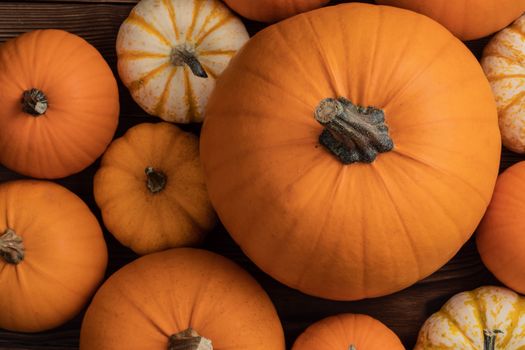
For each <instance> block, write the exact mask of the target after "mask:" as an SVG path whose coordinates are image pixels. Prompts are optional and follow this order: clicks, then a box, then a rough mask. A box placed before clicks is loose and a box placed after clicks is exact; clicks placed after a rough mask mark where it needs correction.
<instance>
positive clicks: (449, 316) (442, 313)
mask: <svg viewBox="0 0 525 350" xmlns="http://www.w3.org/2000/svg"><path fill="white" fill-rule="evenodd" d="M437 314H441V315H442V316H443V317H444V318H445V319H446V320H447V321H448V322H449V324H451V325H452V326H454V328H456V329H457V330H458V331H459V334H461V335H462V336H463V339H465V340H466V341H467V342H468V343H469V344H470V346H471V347H472V349H476V345H475V344H474V341H473V340H472V339H470V337H469V336H468V335H467V334H466V333H465V331H464V330H463V329H462V328H461V327H460V326H459V323H458V322H457V321H456V320H455V319H454V318H453V317H452V316H451V315H450V314H449V313H448V312H447V311H446V310H445V309H441V310H439V311H438V312H437ZM484 350H488V349H484Z"/></svg>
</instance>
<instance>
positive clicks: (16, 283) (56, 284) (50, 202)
mask: <svg viewBox="0 0 525 350" xmlns="http://www.w3.org/2000/svg"><path fill="white" fill-rule="evenodd" d="M0 213H1V214H0V285H1V286H2V288H0V310H2V312H1V313H0V328H4V329H9V330H12V331H20V332H37V331H43V330H47V329H50V328H53V327H57V326H59V325H61V324H62V323H64V322H66V321H68V320H69V319H71V318H73V317H74V316H75V315H77V314H78V313H79V312H80V311H81V310H82V308H83V307H84V305H85V304H86V303H87V302H88V300H89V298H90V297H91V295H92V294H93V293H94V292H95V289H96V288H97V286H98V284H99V283H100V281H101V280H102V278H103V277H104V272H105V269H106V264H107V250H106V244H105V242H104V237H103V235H102V230H101V228H100V226H99V224H98V221H97V219H96V218H95V216H94V215H93V214H92V213H91V212H90V211H89V208H88V207H87V206H86V204H84V202H82V200H81V199H80V198H78V197H77V196H76V195H75V194H73V193H72V192H70V191H69V190H67V189H65V188H63V187H62V186H59V185H57V184H54V183H52V182H46V181H36V180H18V181H12V182H5V183H2V184H1V185H0Z"/></svg>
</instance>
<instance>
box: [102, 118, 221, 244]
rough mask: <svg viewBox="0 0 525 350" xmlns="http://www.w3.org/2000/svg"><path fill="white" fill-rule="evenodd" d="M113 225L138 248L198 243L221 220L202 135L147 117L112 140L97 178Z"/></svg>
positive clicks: (125, 241) (125, 240) (106, 219)
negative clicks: (205, 168) (211, 194)
mask: <svg viewBox="0 0 525 350" xmlns="http://www.w3.org/2000/svg"><path fill="white" fill-rule="evenodd" d="M93 191H94V194H95V201H96V202H97V204H98V206H99V207H100V210H101V212H102V218H103V220H104V224H105V225H106V227H107V228H108V230H109V231H110V232H111V233H112V234H113V235H114V236H115V237H116V238H117V239H118V240H119V241H120V242H121V243H122V244H123V245H125V246H127V247H130V248H131V249H133V250H134V251H135V252H136V253H138V254H147V253H152V252H156V251H159V250H164V249H167V248H173V247H180V246H187V245H194V244H197V243H199V242H200V241H202V239H203V238H204V235H205V233H206V232H207V231H209V230H211V229H212V228H213V227H214V226H215V224H216V221H217V218H216V215H215V212H214V210H213V208H212V206H211V203H210V200H209V198H208V192H207V191H206V185H205V184H204V174H203V172H202V168H201V163H200V159H199V141H198V139H197V136H195V135H193V134H191V133H188V132H184V131H182V130H180V129H179V128H177V127H176V126H175V125H172V124H169V123H164V122H163V123H157V124H151V123H143V124H139V125H136V126H134V127H132V128H131V129H129V130H128V131H127V132H126V134H124V136H123V137H121V138H119V139H117V140H115V141H113V143H112V144H111V145H110V146H109V148H108V150H107V151H106V153H105V154H104V157H103V158H102V162H101V164H100V169H99V170H98V171H97V173H96V175H95V179H94V186H93Z"/></svg>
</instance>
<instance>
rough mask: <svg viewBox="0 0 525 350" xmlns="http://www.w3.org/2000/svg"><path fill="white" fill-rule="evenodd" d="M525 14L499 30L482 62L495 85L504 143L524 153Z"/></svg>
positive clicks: (509, 147)
mask: <svg viewBox="0 0 525 350" xmlns="http://www.w3.org/2000/svg"><path fill="white" fill-rule="evenodd" d="M524 60H525V16H522V17H520V18H519V19H518V20H517V21H516V22H514V23H513V24H512V25H511V26H510V27H508V28H505V29H503V30H502V31H501V32H499V33H498V34H496V35H495V36H494V37H493V38H492V40H491V41H490V42H489V43H488V45H487V46H486V47H485V50H484V52H483V57H482V59H481V65H482V67H483V70H484V71H485V74H486V75H487V78H488V80H489V82H490V84H491V86H492V91H493V93H494V97H495V99H496V105H497V107H498V114H499V127H500V131H501V138H502V142H503V145H504V146H505V147H506V148H508V149H510V150H512V151H514V152H518V153H525V134H524V133H523V128H524V127H525V66H524V65H523V61H524Z"/></svg>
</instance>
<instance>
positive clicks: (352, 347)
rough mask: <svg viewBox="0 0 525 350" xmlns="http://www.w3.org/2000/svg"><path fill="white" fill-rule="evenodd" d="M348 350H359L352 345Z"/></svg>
mask: <svg viewBox="0 0 525 350" xmlns="http://www.w3.org/2000/svg"><path fill="white" fill-rule="evenodd" d="M348 350H357V349H356V347H355V345H354V344H351V345H350V347H349V348H348Z"/></svg>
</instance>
